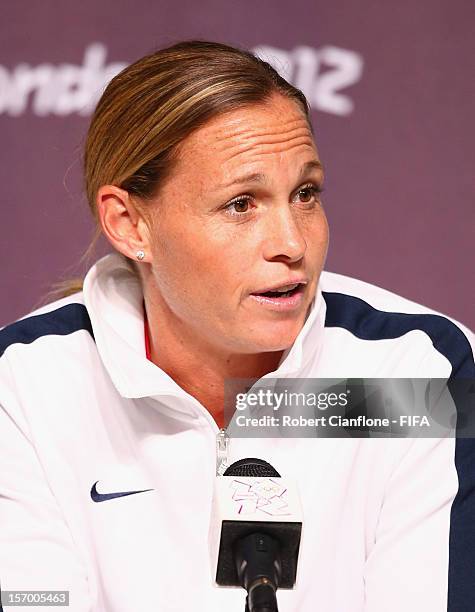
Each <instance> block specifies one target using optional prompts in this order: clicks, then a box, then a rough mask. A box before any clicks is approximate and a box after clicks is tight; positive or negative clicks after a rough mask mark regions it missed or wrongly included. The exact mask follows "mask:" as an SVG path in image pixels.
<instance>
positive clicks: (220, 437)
mask: <svg viewBox="0 0 475 612" xmlns="http://www.w3.org/2000/svg"><path fill="white" fill-rule="evenodd" d="M230 442H231V438H230V437H229V436H228V434H227V431H226V429H225V428H222V429H220V430H219V431H218V433H217V434H216V476H222V475H223V474H224V472H225V471H226V469H227V468H228V467H229V461H228V457H229V444H230Z"/></svg>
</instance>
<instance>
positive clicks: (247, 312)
mask: <svg viewBox="0 0 475 612" xmlns="http://www.w3.org/2000/svg"><path fill="white" fill-rule="evenodd" d="M322 181H323V172H322V168H321V164H320V161H319V157H318V152H317V149H316V146H315V143H314V140H313V137H312V133H311V131H310V129H309V126H308V124H307V121H306V119H305V116H304V114H303V112H302V111H301V110H300V108H299V107H298V105H297V104H296V103H295V102H293V101H290V100H287V99H285V98H283V97H281V96H275V97H274V98H272V100H270V101H269V102H267V103H266V104H262V105H253V106H249V107H246V108H243V109H240V110H237V111H232V112H230V113H228V114H226V115H223V116H220V117H217V118H215V119H213V120H211V121H210V122H209V123H207V124H206V125H205V126H204V127H202V128H200V129H199V130H197V131H196V132H194V133H193V134H192V135H191V136H189V137H188V138H187V139H186V140H185V141H183V143H182V144H181V147H180V152H179V156H178V161H177V164H176V167H175V169H174V171H173V172H172V174H171V176H170V177H169V179H168V180H167V181H166V183H165V184H164V185H163V186H162V188H161V189H160V191H159V193H158V194H157V196H156V198H155V200H154V201H153V202H152V203H151V208H150V216H151V221H150V222H149V223H150V240H151V244H150V250H151V254H152V258H153V261H152V264H151V271H152V275H151V281H150V282H151V283H152V284H153V287H151V288H148V291H147V293H148V294H149V295H151V296H152V299H153V304H154V308H156V309H158V311H159V313H158V315H157V320H158V321H164V322H165V324H170V325H173V324H174V322H175V323H177V324H178V323H179V325H180V326H182V327H183V326H184V327H185V328H186V329H187V331H188V332H189V334H190V335H191V336H192V337H193V336H195V337H196V338H198V339H199V341H201V342H205V343H207V344H209V345H211V346H213V347H215V348H216V349H219V350H222V351H224V352H227V353H231V354H239V353H246V354H250V353H260V352H268V351H280V350H284V349H287V348H288V347H289V346H291V345H292V343H293V342H294V340H295V338H296V337H297V335H298V333H299V331H300V330H301V328H302V326H303V324H304V322H305V318H306V314H307V311H308V308H309V306H310V303H311V301H312V299H313V297H314V295H315V291H316V288H317V284H318V280H319V276H320V272H321V271H322V268H323V264H324V261H325V256H326V252H327V244H328V226H327V221H326V217H325V213H324V211H323V208H322V205H321V201H320V195H319V191H320V189H321V186H322Z"/></svg>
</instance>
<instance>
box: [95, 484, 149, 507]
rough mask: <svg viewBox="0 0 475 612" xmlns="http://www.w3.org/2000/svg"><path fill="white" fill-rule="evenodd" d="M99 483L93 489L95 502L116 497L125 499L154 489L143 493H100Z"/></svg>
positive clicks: (144, 491)
mask: <svg viewBox="0 0 475 612" xmlns="http://www.w3.org/2000/svg"><path fill="white" fill-rule="evenodd" d="M98 482H99V481H98V480H97V481H96V482H95V483H94V484H93V485H92V488H91V499H92V501H95V502H103V501H107V500H108V499H115V498H116V497H125V496H126V495H135V494H136V493H146V492H147V491H153V490H154V489H143V490H142V491H119V492H118V493H99V492H98V490H97V489H96V485H97V483H98Z"/></svg>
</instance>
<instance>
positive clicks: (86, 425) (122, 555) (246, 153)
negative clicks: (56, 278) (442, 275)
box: [0, 42, 473, 612]
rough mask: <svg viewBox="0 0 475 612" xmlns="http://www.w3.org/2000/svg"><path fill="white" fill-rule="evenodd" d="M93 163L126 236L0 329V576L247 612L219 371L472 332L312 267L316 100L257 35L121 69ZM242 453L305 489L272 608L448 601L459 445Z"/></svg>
mask: <svg viewBox="0 0 475 612" xmlns="http://www.w3.org/2000/svg"><path fill="white" fill-rule="evenodd" d="M85 177H86V191H87V195H88V200H89V204H90V206H91V209H92V211H93V213H94V215H95V217H96V219H97V221H98V224H99V226H100V228H101V230H102V232H103V233H104V234H105V236H106V237H107V238H108V240H109V241H110V243H111V245H112V247H113V249H114V254H112V255H109V256H107V257H106V258H104V259H102V260H100V261H99V262H97V264H96V265H94V266H93V267H92V268H91V270H90V271H89V273H88V274H87V276H86V278H85V281H84V287H83V290H82V291H80V292H77V293H74V294H73V295H71V296H69V297H65V298H63V299H61V300H59V301H57V302H54V303H52V304H49V305H48V306H47V307H45V308H43V309H41V310H39V311H37V312H35V313H33V314H32V315H31V316H29V317H27V318H25V319H23V320H21V321H18V322H16V323H14V324H13V325H11V326H9V327H7V328H5V329H4V330H2V332H1V337H0V343H1V346H2V353H3V356H2V358H1V360H0V366H1V397H0V404H1V406H2V408H3V410H2V412H1V413H0V414H1V421H0V435H1V439H2V449H3V458H4V466H3V469H2V471H1V475H0V523H1V524H2V530H1V546H0V578H1V581H2V588H3V589H4V590H24V589H28V590H35V589H38V590H44V589H51V590H69V591H70V607H71V609H72V610H75V611H78V612H79V611H102V610H107V611H113V612H123V611H130V610H141V611H142V610H144V611H148V610H150V611H151V610H161V611H165V610H170V611H171V610H174V611H175V610H187V609H197V610H215V611H222V610H229V611H234V610H236V611H240V610H242V609H243V602H244V597H243V592H242V591H241V590H239V589H220V588H217V587H216V586H214V585H213V575H212V574H213V572H212V569H211V568H210V565H209V563H208V539H207V538H208V527H209V521H210V507H211V496H212V487H213V480H214V478H215V467H216V456H215V442H216V436H217V435H218V434H219V429H220V428H221V427H223V426H224V425H225V422H224V414H223V406H224V383H225V381H226V380H227V379H235V378H252V379H255V378H261V377H264V376H268V377H276V378H282V379H286V378H292V377H293V378H296V377H309V378H319V377H323V378H325V377H326V378H340V377H342V378H345V377H374V378H376V377H381V378H384V377H427V378H429V377H441V378H445V377H449V376H450V375H451V373H453V372H454V371H455V370H460V368H464V367H467V368H468V367H471V365H470V364H471V363H472V364H473V355H472V353H471V348H470V344H469V339H470V340H471V341H473V337H472V336H470V332H468V330H466V329H464V328H462V327H461V326H460V325H458V324H456V323H454V322H452V321H450V320H449V319H447V318H445V317H442V316H439V315H436V314H434V313H431V312H430V311H429V310H428V309H426V308H424V307H422V306H419V305H417V304H413V303H411V302H409V301H407V300H405V299H402V298H400V297H398V296H395V295H394V294H391V293H389V292H387V291H384V290H382V289H379V288H376V287H373V286H371V285H368V284H367V283H362V282H360V281H357V280H353V279H350V278H346V277H343V276H340V275H336V274H329V273H326V272H322V270H323V265H324V261H325V255H326V252H327V245H328V227H327V222H326V218H325V213H324V211H323V208H322V203H321V197H320V192H321V190H322V182H323V168H322V164H321V161H320V158H319V154H318V151H317V148H316V145H315V141H314V137H313V133H312V128H311V125H310V120H309V117H308V108H307V104H306V101H305V98H304V96H303V95H302V93H301V92H300V91H298V90H296V89H295V88H294V87H292V86H291V85H289V84H288V83H287V82H286V81H284V80H283V79H282V78H281V77H280V76H279V75H278V74H277V73H276V72H275V71H274V70H273V69H272V68H271V67H270V66H269V65H267V64H266V63H264V62H262V61H260V60H258V59H256V58H255V57H253V56H252V55H250V54H248V53H246V52H243V51H239V50H237V49H233V48H230V47H227V46H225V45H220V44H215V43H206V42H188V43H181V44H178V45H175V46H173V47H170V48H168V49H164V50H161V51H158V52H157V53H154V54H152V55H150V56H148V57H145V58H143V59H141V60H139V61H137V62H136V63H135V64H133V65H131V66H129V67H128V68H126V69H125V70H124V71H123V72H122V73H120V74H119V75H118V76H117V77H115V78H114V79H113V80H112V82H111V83H110V84H109V86H108V87H107V89H106V91H105V92H104V94H103V96H102V98H101V100H100V102H99V104H98V107H97V109H96V111H95V114H94V116H93V119H92V123H91V127H90V130H89V134H88V138H87V142H86V151H85ZM442 337H443V338H445V339H448V340H447V341H444V342H439V340H440V338H442ZM470 359H471V360H472V361H471V362H470ZM467 364H469V365H467ZM248 456H251V457H252V456H258V457H262V458H263V459H266V460H267V461H269V462H270V463H271V464H273V465H274V467H275V468H276V469H277V470H278V471H279V472H280V473H281V474H282V475H285V476H292V477H294V478H295V479H296V480H297V482H298V483H299V485H300V495H301V499H302V506H303V513H304V532H303V536H302V542H301V548H300V558H299V574H298V584H297V587H296V589H294V590H289V591H279V605H280V609H281V610H282V611H284V612H285V611H288V612H290V611H294V610H295V611H296V610H298V611H299V612H301V611H310V610H315V609H318V610H325V611H326V612H337V611H338V612H341V611H342V610H345V612H353V611H355V612H356V611H360V610H365V611H366V612H376V611H378V612H381V610H385V611H386V612H391V611H393V610H394V611H396V610H397V611H398V612H399V611H400V610H403V609H404V610H418V611H420V610H427V611H430V612H437V611H442V610H445V609H446V605H447V603H446V602H447V558H448V537H449V514H450V508H451V504H452V501H453V499H454V496H455V494H456V491H457V474H456V470H455V466H454V442H453V440H449V439H444V440H438V439H435V440H434V439H427V440H413V439H412V440H411V439H403V440H391V441H388V440H363V439H346V440H338V439H319V440H308V439H307V440H302V439H280V440H273V439H266V440H252V439H246V438H240V439H236V440H234V439H233V440H232V441H231V444H230V447H229V453H228V456H227V457H226V461H227V462H228V463H230V462H232V461H235V460H237V459H239V458H242V457H248ZM5 463H6V465H5Z"/></svg>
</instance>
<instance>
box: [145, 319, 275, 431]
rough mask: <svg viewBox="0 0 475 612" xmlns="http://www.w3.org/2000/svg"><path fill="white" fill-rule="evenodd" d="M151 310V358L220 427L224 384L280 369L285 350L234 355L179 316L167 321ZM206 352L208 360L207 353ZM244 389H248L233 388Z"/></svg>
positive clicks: (222, 412) (223, 417)
mask: <svg viewBox="0 0 475 612" xmlns="http://www.w3.org/2000/svg"><path fill="white" fill-rule="evenodd" d="M161 316H162V315H158V316H157V313H156V312H154V310H153V309H147V319H148V329H149V340H150V358H151V360H152V362H153V363H154V364H155V365H157V366H158V367H159V368H161V369H162V370H163V371H164V372H166V373H167V374H168V375H169V376H170V377H171V378H173V380H174V381H175V382H176V383H177V384H178V385H179V386H180V387H181V388H182V389H184V390H185V391H186V392H187V393H189V394H190V395H192V396H193V397H195V398H196V399H197V400H198V401H199V402H200V403H201V404H202V405H203V406H204V407H205V408H206V409H207V410H208V412H209V413H210V414H211V416H212V417H213V419H214V420H215V421H216V423H217V425H218V427H220V428H222V427H225V426H226V425H227V423H226V422H225V415H224V401H225V397H224V383H225V381H226V380H229V379H249V378H251V379H256V378H261V377H262V376H264V375H265V374H268V373H269V372H273V371H275V370H276V369H277V367H278V365H279V362H280V360H281V358H282V354H283V351H277V352H269V353H256V354H242V353H239V354H232V353H229V352H226V351H224V350H221V351H220V350H219V349H217V348H216V347H215V346H213V345H211V344H210V343H208V342H206V341H205V340H204V339H203V338H200V337H196V336H194V335H193V334H192V333H191V331H190V329H189V328H188V327H187V326H185V325H184V324H183V323H182V322H181V321H179V320H178V319H177V320H175V321H173V324H169V322H165V321H164V320H163V319H162V318H161ZM204 355H206V359H203V356H204ZM234 390H235V391H236V392H241V391H242V390H244V389H237V388H236V389H235V388H234V386H233V391H234Z"/></svg>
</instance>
